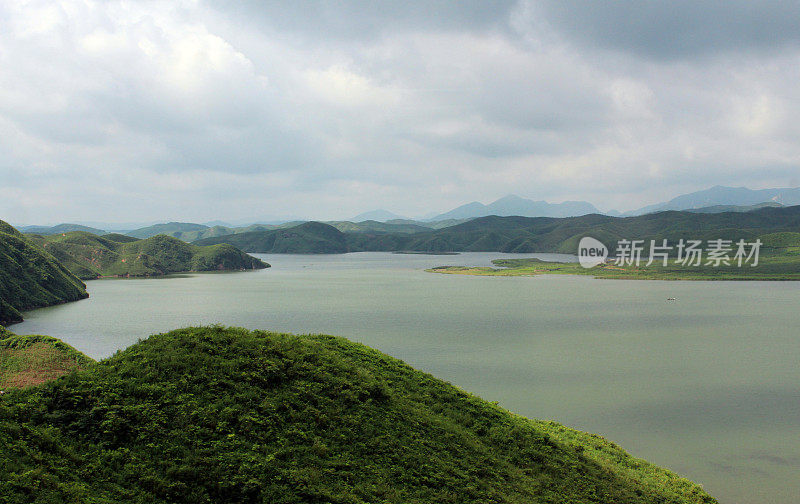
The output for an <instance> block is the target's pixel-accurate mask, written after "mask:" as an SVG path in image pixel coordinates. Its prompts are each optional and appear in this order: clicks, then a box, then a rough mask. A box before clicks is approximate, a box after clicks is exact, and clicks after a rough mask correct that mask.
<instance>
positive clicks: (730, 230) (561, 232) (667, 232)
mask: <svg viewBox="0 0 800 504" xmlns="http://www.w3.org/2000/svg"><path fill="white" fill-rule="evenodd" d="M787 232H788V233H790V234H792V236H794V234H797V233H798V232H800V206H793V207H778V208H773V207H764V208H761V209H759V210H753V211H750V212H744V213H735V212H723V213H696V212H690V211H668V212H660V213H658V214H655V215H652V214H650V215H641V216H637V217H628V218H620V217H611V216H607V215H600V214H596V213H595V214H589V215H583V216H579V217H519V216H509V217H499V216H494V215H492V216H487V217H478V218H476V219H472V220H469V221H467V222H464V223H462V224H457V225H455V226H450V227H446V228H442V229H437V230H434V229H429V230H426V231H420V232H417V233H392V232H342V231H340V230H338V229H336V228H335V227H334V226H331V225H329V224H325V223H321V222H306V223H304V224H301V225H299V226H296V227H293V228H285V229H272V230H266V231H253V232H248V233H239V234H233V235H228V236H219V237H215V238H207V239H204V240H200V241H197V242H195V244H197V245H215V244H222V243H228V244H230V245H233V246H234V247H237V248H239V249H241V250H243V251H245V252H261V253H306V254H308V253H311V254H338V253H344V252H379V251H380V252H404V251H413V252H428V253H431V252H510V253H532V252H557V253H565V254H574V253H575V251H576V250H577V247H578V243H579V241H580V240H581V238H583V237H585V236H591V237H593V238H596V239H599V240H600V241H602V242H603V243H606V244H607V245H609V247H612V245H613V244H615V243H617V242H618V241H619V240H621V239H641V240H644V242H645V243H649V240H651V239H653V240H656V239H668V240H669V241H670V242H677V241H678V240H679V239H693V240H694V239H696V240H701V241H703V242H706V241H708V240H715V239H725V240H731V241H732V242H736V241H737V240H739V239H744V240H748V241H752V240H754V239H756V238H757V237H760V236H761V237H766V235H768V234H772V233H787ZM773 238H774V237H773Z"/></svg>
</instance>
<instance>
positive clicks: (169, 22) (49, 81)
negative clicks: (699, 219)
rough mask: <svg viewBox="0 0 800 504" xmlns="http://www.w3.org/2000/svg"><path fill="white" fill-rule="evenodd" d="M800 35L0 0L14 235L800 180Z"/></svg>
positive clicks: (697, 15)
mask: <svg viewBox="0 0 800 504" xmlns="http://www.w3.org/2000/svg"><path fill="white" fill-rule="evenodd" d="M231 3H234V4H235V5H234V6H231V5H230V4H231ZM797 26H800V3H798V2H758V3H756V2H735V1H731V2H707V3H706V2H696V1H691V2H690V1H670V2H666V1H665V2H640V1H626V2H595V1H590V0H583V1H579V2H563V1H559V0H552V1H530V2H525V1H522V2H502V1H485V2H478V1H459V2H456V1H453V2H445V1H436V2H424V3H423V2H401V1H391V2H378V3H376V2H368V1H364V2H355V1H353V2H334V1H321V2H312V1H294V2H258V1H252V2H223V1H207V2H198V1H183V2H116V1H102V2H92V1H75V2H71V1H66V2H50V1H42V2H37V1H30V2H28V1H15V0H12V1H7V2H2V3H0V219H4V220H9V221H11V222H15V223H19V224H28V223H58V222H65V221H67V222H68V221H119V222H131V221H140V220H185V221H196V222H202V221H207V220H213V219H223V220H224V219H231V220H241V219H251V218H252V219H253V220H256V219H264V218H270V217H281V216H301V217H307V218H317V219H333V218H347V217H351V216H353V215H355V214H357V213H360V212H362V211H366V210H371V209H375V208H386V209H388V210H391V211H394V212H396V213H400V214H404V215H409V216H418V215H421V214H426V213H429V212H437V211H445V210H449V209H450V208H452V207H454V206H457V205H460V204H462V203H466V202H469V201H472V200H479V201H483V202H485V203H488V202H490V201H492V200H494V199H497V198H499V197H501V196H504V195H505V194H508V193H516V194H519V195H520V196H524V197H529V198H533V199H545V200H548V201H553V202H558V201H563V200H570V199H573V200H574V199H579V200H586V201H589V202H592V203H594V204H595V205H597V206H598V207H599V208H601V209H604V210H606V209H610V208H616V209H619V210H628V209H632V208H636V207H640V206H643V205H645V204H649V203H654V202H657V201H661V200H666V199H669V198H671V197H673V196H675V195H677V194H680V193H684V192H689V191H694V190H699V189H704V188H707V187H710V186H712V185H717V184H721V185H737V186H738V185H744V186H748V187H751V188H754V189H757V188H765V187H785V186H796V185H800V169H798V167H800V123H798V122H797V121H796V120H795V118H796V117H797V116H798V112H800V110H798V109H799V108H800V107H799V106H798V104H800V86H798V85H797V83H798V82H800V31H798V30H797Z"/></svg>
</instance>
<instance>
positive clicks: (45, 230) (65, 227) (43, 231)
mask: <svg viewBox="0 0 800 504" xmlns="http://www.w3.org/2000/svg"><path fill="white" fill-rule="evenodd" d="M20 231H22V232H23V233H35V234H40V235H53V234H61V233H69V232H71V231H85V232H87V233H92V234H97V235H101V234H103V233H105V231H103V230H102V229H97V228H93V227H89V226H82V225H80V224H59V225H57V226H52V227H49V226H25V227H23V228H20Z"/></svg>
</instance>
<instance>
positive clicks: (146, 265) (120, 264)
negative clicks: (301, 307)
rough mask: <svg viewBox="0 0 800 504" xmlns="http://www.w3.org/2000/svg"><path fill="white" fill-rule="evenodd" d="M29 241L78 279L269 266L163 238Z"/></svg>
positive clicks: (233, 251) (82, 236) (85, 236)
mask: <svg viewBox="0 0 800 504" xmlns="http://www.w3.org/2000/svg"><path fill="white" fill-rule="evenodd" d="M29 239H30V240H32V241H34V242H35V243H37V244H38V245H39V246H41V247H42V248H43V249H44V250H46V251H47V252H49V253H50V254H52V255H53V256H54V257H55V258H56V259H58V260H59V261H60V262H61V263H62V264H63V265H64V266H66V268H67V269H69V270H70V271H71V272H73V273H74V274H75V275H76V276H78V277H79V278H82V279H93V278H98V277H104V276H152V275H165V274H167V273H177V272H182V271H212V270H242V269H262V268H266V267H269V265H268V264H266V263H264V262H262V261H261V260H259V259H256V258H255V257H251V256H249V255H247V254H245V253H244V252H242V251H241V250H239V249H237V248H236V247H234V246H232V245H216V246H213V247H200V246H196V245H190V244H188V243H185V242H183V241H181V240H178V239H177V238H172V237H169V236H165V235H157V236H153V237H151V238H147V239H144V240H136V239H134V240H133V241H130V240H128V239H126V238H122V237H119V235H109V236H96V235H93V234H89V233H81V232H73V233H66V234H62V235H53V236H38V235H30V236H29Z"/></svg>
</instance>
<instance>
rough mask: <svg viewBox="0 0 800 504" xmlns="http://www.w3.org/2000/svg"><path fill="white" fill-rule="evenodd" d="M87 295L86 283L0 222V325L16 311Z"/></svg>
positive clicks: (17, 314)
mask: <svg viewBox="0 0 800 504" xmlns="http://www.w3.org/2000/svg"><path fill="white" fill-rule="evenodd" d="M86 297H89V294H88V293H87V292H86V286H85V285H84V284H83V282H81V281H80V280H78V279H77V278H76V277H75V276H74V275H73V274H72V273H70V272H69V271H68V270H67V269H66V268H65V267H64V266H62V265H61V264H60V263H59V262H58V261H57V260H56V259H55V258H54V257H53V256H52V255H50V254H49V253H47V252H45V251H44V250H42V249H40V248H39V247H37V246H35V245H33V244H32V243H31V242H30V241H28V239H27V238H26V237H25V236H23V235H22V234H21V233H20V232H19V231H17V230H16V229H14V228H13V227H12V226H10V225H9V224H7V223H5V222H3V221H0V324H10V323H12V322H20V321H22V315H21V313H20V312H22V311H24V310H31V309H33V308H41V307H44V306H50V305H54V304H60V303H66V302H68V301H77V300H79V299H84V298H86Z"/></svg>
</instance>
